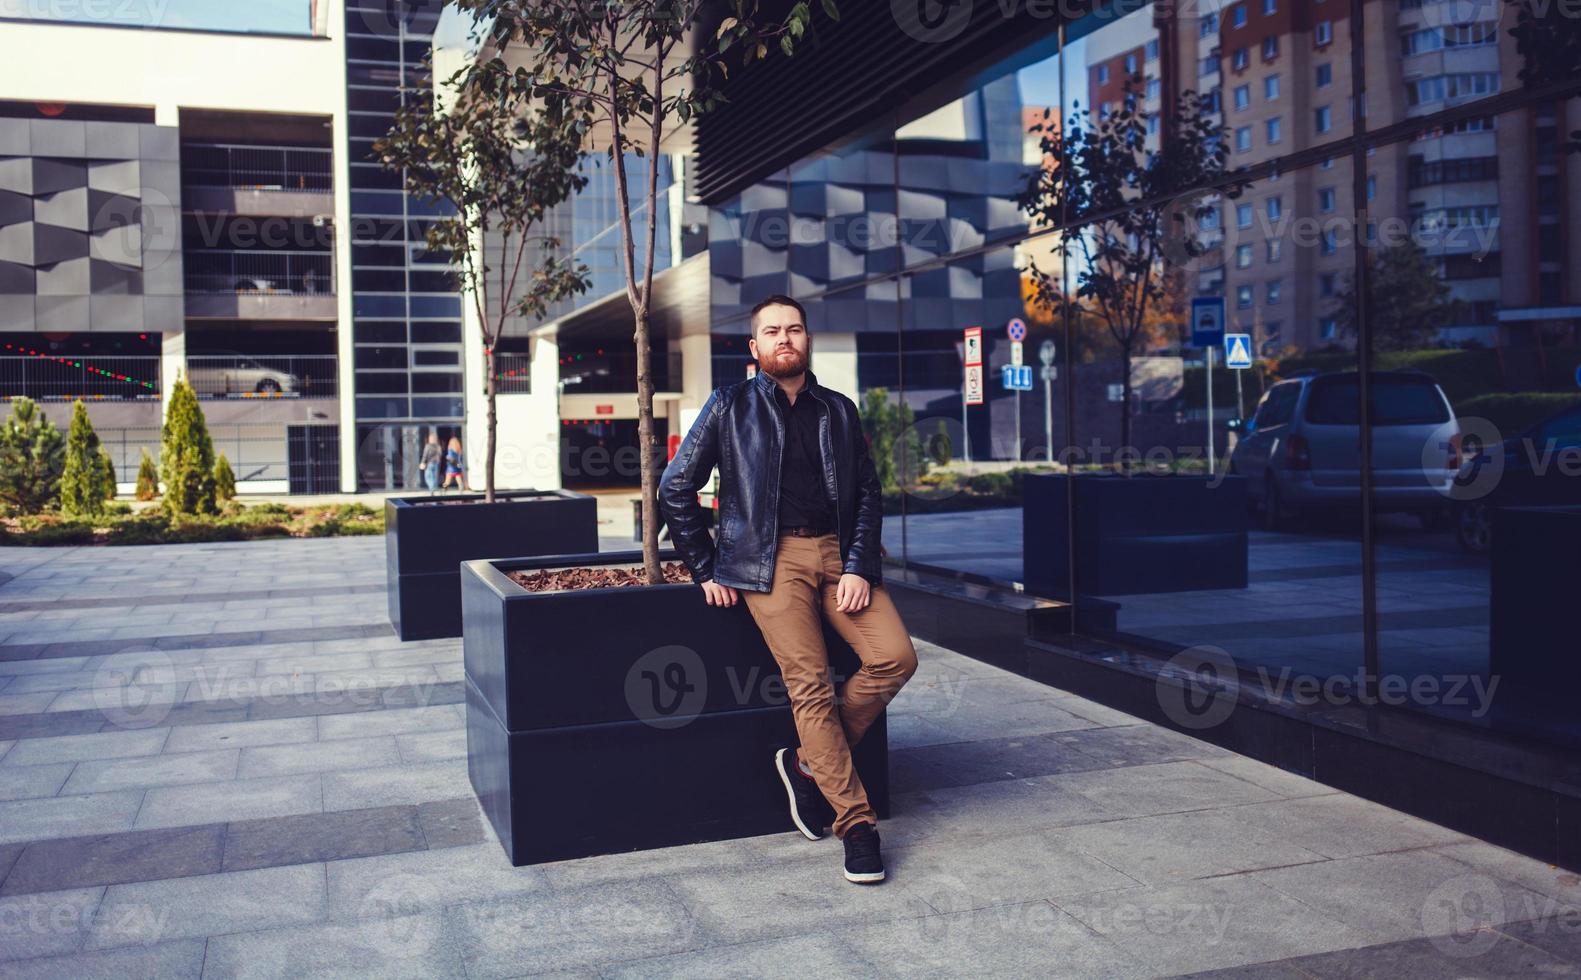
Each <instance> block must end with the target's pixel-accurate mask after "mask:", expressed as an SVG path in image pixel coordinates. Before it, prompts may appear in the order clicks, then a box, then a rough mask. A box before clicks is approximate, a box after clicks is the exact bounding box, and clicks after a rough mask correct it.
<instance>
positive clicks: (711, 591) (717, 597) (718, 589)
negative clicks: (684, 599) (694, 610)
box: [703, 579, 736, 606]
mask: <svg viewBox="0 0 1581 980" xmlns="http://www.w3.org/2000/svg"><path fill="white" fill-rule="evenodd" d="M703 598H705V599H707V600H708V604H709V605H710V606H733V605H735V604H736V590H735V589H733V588H731V587H730V586H728V585H720V584H719V583H718V582H715V581H713V580H712V579H710V580H709V581H707V582H704V583H703Z"/></svg>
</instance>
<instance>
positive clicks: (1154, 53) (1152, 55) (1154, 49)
mask: <svg viewBox="0 0 1581 980" xmlns="http://www.w3.org/2000/svg"><path fill="white" fill-rule="evenodd" d="M1147 60H1148V61H1157V60H1158V38H1156V37H1155V38H1153V39H1152V40H1151V41H1149V42H1147Z"/></svg>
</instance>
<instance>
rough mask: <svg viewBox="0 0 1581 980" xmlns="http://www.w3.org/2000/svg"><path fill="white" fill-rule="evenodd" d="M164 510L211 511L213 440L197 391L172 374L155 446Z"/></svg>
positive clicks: (193, 512) (203, 512) (172, 512)
mask: <svg viewBox="0 0 1581 980" xmlns="http://www.w3.org/2000/svg"><path fill="white" fill-rule="evenodd" d="M159 464H160V467H161V471H160V474H159V478H160V482H161V483H163V484H164V485H165V509H166V510H168V511H169V512H170V513H171V514H172V515H175V514H212V513H214V510H215V507H214V443H213V441H212V440H211V439H210V438H209V427H208V423H206V422H205V421H204V419H203V408H202V407H201V406H200V405H199V404H198V396H197V393H196V392H194V391H193V390H192V385H190V384H188V383H187V379H186V378H183V377H181V376H180V375H179V374H178V375H177V376H176V386H175V388H173V389H172V390H171V392H170V408H169V410H168V411H167V412H166V413H165V425H164V429H163V431H162V432H161V442H160V447H159Z"/></svg>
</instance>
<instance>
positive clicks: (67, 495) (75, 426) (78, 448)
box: [60, 399, 104, 517]
mask: <svg viewBox="0 0 1581 980" xmlns="http://www.w3.org/2000/svg"><path fill="white" fill-rule="evenodd" d="M60 509H61V513H63V514H66V515H68V516H71V517H92V516H94V515H96V514H101V513H103V512H104V461H103V460H101V459H100V458H99V435H98V433H96V432H94V431H93V420H92V419H90V418H88V406H87V405H84V404H83V403H82V401H81V399H79V400H78V401H77V402H76V403H75V404H73V405H72V407H71V427H70V429H69V430H68V431H67V434H66V463H65V466H64V467H63V468H62V470H61V477H60Z"/></svg>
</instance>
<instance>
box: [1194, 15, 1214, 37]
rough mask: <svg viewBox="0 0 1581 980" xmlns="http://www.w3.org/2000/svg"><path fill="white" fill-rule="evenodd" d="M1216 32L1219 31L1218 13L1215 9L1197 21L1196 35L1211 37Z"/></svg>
mask: <svg viewBox="0 0 1581 980" xmlns="http://www.w3.org/2000/svg"><path fill="white" fill-rule="evenodd" d="M1217 33H1219V15H1218V12H1217V11H1215V12H1213V13H1211V14H1208V15H1207V16H1205V17H1203V18H1202V20H1200V21H1198V22H1197V36H1198V37H1212V36H1213V35H1215V34H1217Z"/></svg>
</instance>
